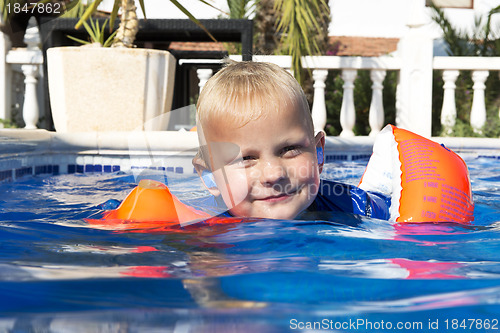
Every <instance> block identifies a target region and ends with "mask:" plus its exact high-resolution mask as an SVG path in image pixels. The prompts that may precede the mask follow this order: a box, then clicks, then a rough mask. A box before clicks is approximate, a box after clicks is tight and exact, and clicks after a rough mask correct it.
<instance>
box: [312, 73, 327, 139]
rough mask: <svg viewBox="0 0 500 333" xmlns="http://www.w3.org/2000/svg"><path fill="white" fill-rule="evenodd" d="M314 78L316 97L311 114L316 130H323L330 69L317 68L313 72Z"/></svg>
mask: <svg viewBox="0 0 500 333" xmlns="http://www.w3.org/2000/svg"><path fill="white" fill-rule="evenodd" d="M312 76H313V80H314V85H313V87H314V98H313V105H312V111H311V116H312V120H313V124H314V131H315V132H319V131H322V130H323V129H324V128H325V126H326V104H325V87H326V83H325V81H326V77H327V76H328V70H326V69H316V70H314V71H313V72H312Z"/></svg>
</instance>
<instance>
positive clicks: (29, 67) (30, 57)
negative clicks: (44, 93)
mask: <svg viewBox="0 0 500 333" xmlns="http://www.w3.org/2000/svg"><path fill="white" fill-rule="evenodd" d="M24 42H25V43H26V45H27V47H26V49H15V50H10V51H9V52H8V53H7V56H6V62H7V63H8V64H17V65H21V70H22V72H23V74H24V75H25V80H24V83H25V91H24V102H23V119H24V121H25V125H26V126H25V128H26V129H35V128H37V127H36V124H37V122H38V118H39V113H40V108H39V103H38V98H37V89H36V88H37V83H38V76H39V74H40V72H39V68H40V65H41V64H42V63H43V55H42V51H41V50H40V48H39V46H38V45H39V44H40V34H39V31H38V26H37V23H36V20H35V18H34V17H32V18H31V19H30V21H29V24H28V29H26V33H25V35H24ZM6 94H10V91H7V92H6ZM8 107H9V108H10V105H9V106H8Z"/></svg>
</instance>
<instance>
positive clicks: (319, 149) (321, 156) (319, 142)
mask: <svg viewBox="0 0 500 333" xmlns="http://www.w3.org/2000/svg"><path fill="white" fill-rule="evenodd" d="M314 139H315V141H316V157H317V160H318V168H319V173H321V172H322V171H323V165H324V164H325V132H323V131H319V132H318V133H317V134H316V136H315V137H314Z"/></svg>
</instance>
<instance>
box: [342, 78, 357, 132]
mask: <svg viewBox="0 0 500 333" xmlns="http://www.w3.org/2000/svg"><path fill="white" fill-rule="evenodd" d="M356 75H357V70H355V69H344V70H343V71H342V79H343V80H344V85H343V86H342V88H344V94H343V96H342V107H341V108H340V126H342V132H340V136H344V137H350V136H354V132H353V131H352V129H353V128H354V125H355V124H356V110H355V108H354V80H355V79H356Z"/></svg>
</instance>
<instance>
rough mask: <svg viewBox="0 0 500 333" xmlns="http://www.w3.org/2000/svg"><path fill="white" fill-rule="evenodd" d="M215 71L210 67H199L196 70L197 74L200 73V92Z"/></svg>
mask: <svg viewBox="0 0 500 333" xmlns="http://www.w3.org/2000/svg"><path fill="white" fill-rule="evenodd" d="M213 73H214V71H213V70H211V69H209V68H199V69H197V70H196V74H197V75H198V80H200V82H199V83H198V87H199V88H200V94H201V90H202V89H203V87H204V86H205V84H206V83H207V81H208V80H209V79H210V78H211V77H212V75H213Z"/></svg>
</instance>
